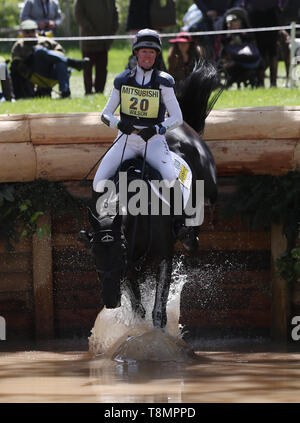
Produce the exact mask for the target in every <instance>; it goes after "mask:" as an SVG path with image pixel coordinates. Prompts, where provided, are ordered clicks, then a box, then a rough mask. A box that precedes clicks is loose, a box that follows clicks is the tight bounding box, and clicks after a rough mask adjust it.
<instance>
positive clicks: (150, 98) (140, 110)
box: [121, 85, 160, 119]
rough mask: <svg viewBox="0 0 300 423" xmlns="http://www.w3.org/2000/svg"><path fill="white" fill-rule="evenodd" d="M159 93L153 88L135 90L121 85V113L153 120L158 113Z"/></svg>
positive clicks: (135, 88)
mask: <svg viewBox="0 0 300 423" xmlns="http://www.w3.org/2000/svg"><path fill="white" fill-rule="evenodd" d="M159 100H160V91H159V90H157V89H153V88H137V87H130V86H128V85H122V88H121V111H122V113H124V114H126V115H129V116H132V117H137V118H150V119H155V118H157V117H158V112H159Z"/></svg>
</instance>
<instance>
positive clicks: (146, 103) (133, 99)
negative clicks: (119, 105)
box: [129, 97, 149, 112]
mask: <svg viewBox="0 0 300 423" xmlns="http://www.w3.org/2000/svg"><path fill="white" fill-rule="evenodd" d="M130 101H131V102H132V103H131V104H130V107H129V108H130V109H133V110H136V109H137V106H138V104H139V107H140V109H141V111H142V112H146V111H147V110H148V109H149V100H147V99H146V98H143V99H142V100H141V101H140V103H139V99H138V98H136V97H131V99H130Z"/></svg>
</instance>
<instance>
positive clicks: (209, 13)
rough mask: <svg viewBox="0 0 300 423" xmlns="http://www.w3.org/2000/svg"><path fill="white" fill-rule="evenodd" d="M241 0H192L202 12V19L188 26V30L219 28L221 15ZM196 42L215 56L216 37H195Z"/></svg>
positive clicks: (237, 5)
mask: <svg viewBox="0 0 300 423" xmlns="http://www.w3.org/2000/svg"><path fill="white" fill-rule="evenodd" d="M241 1H242V0H194V3H195V4H196V5H197V6H198V8H199V9H200V11H201V12H202V15H203V16H202V19H201V20H200V21H199V22H197V23H195V24H194V25H192V27H191V28H189V32H199V31H214V30H221V29H222V28H221V27H222V24H223V17H224V14H225V13H226V11H227V10H228V9H230V8H232V7H239V6H240V3H241ZM196 40H197V42H198V43H199V45H200V46H201V47H202V49H203V50H205V51H204V52H203V53H204V54H205V56H208V57H210V58H216V56H217V51H216V37H215V36H214V35H208V36H202V37H196Z"/></svg>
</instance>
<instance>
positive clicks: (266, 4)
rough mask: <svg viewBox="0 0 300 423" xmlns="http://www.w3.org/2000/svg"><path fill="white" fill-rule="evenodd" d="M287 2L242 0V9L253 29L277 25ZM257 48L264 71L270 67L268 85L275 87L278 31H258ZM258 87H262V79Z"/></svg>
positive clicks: (280, 0) (256, 35) (279, 0)
mask: <svg viewBox="0 0 300 423" xmlns="http://www.w3.org/2000/svg"><path fill="white" fill-rule="evenodd" d="M287 3H288V0H243V7H244V8H245V9H246V10H247V11H248V13H249V19H250V23H251V26H252V27H253V28H264V27H272V26H278V25H279V18H278V17H279V14H280V12H282V11H283V9H284V8H285V7H286V5H287ZM255 37H256V42H257V47H258V49H259V51H260V54H261V56H262V59H263V65H264V69H265V70H266V69H267V68H268V67H270V85H271V87H276V85H277V66H278V57H277V56H278V55H277V40H278V31H260V32H256V33H255ZM260 85H261V86H264V78H263V79H261V81H260Z"/></svg>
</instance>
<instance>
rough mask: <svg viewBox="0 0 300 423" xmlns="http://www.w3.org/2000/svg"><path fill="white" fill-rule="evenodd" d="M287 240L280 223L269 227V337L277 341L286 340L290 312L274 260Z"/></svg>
mask: <svg viewBox="0 0 300 423" xmlns="http://www.w3.org/2000/svg"><path fill="white" fill-rule="evenodd" d="M286 247H287V241H286V238H285V236H284V235H283V233H282V225H281V224H278V225H277V224H272V227H271V260H272V262H271V271H272V282H271V283H272V286H271V294H272V307H271V308H272V310H271V337H272V339H273V340H274V341H277V342H284V343H285V342H287V340H288V319H289V314H290V296H289V291H288V287H287V283H286V281H285V280H283V279H281V278H280V277H279V276H278V274H277V269H276V260H277V259H278V258H279V257H280V255H281V254H282V253H284V251H286Z"/></svg>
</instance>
